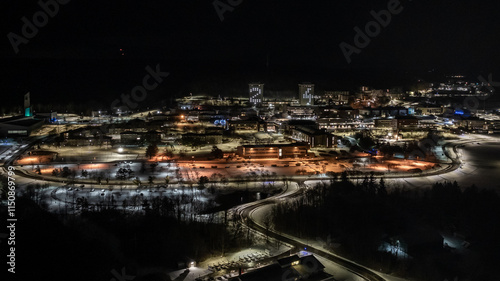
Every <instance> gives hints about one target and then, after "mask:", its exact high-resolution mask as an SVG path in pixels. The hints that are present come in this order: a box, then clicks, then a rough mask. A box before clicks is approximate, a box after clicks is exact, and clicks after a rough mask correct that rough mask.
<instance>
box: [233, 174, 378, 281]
mask: <svg viewBox="0 0 500 281" xmlns="http://www.w3.org/2000/svg"><path fill="white" fill-rule="evenodd" d="M299 186H302V187H303V183H301V182H299V183H293V184H292V183H291V184H289V188H288V189H287V190H286V191H284V192H283V193H281V194H279V195H276V196H273V197H271V198H268V199H265V200H261V201H257V202H252V203H247V204H244V205H240V206H238V207H235V208H233V209H232V210H231V211H232V212H234V213H236V214H237V217H238V218H239V219H240V222H241V223H242V224H246V225H247V226H249V227H250V228H252V229H253V230H255V231H257V232H260V233H261V234H262V235H265V234H266V232H267V233H268V235H269V237H272V238H274V239H277V240H280V241H282V242H283V243H286V244H289V245H292V246H293V247H295V249H296V250H297V251H298V250H304V249H305V250H307V252H310V253H313V254H316V255H319V256H321V257H323V258H325V259H327V260H329V261H331V262H334V263H336V264H337V265H340V266H342V267H344V268H346V269H348V270H349V271H350V272H351V273H353V274H354V275H356V276H359V277H361V278H363V279H365V280H370V281H372V280H373V281H385V280H387V279H385V278H383V277H381V276H380V275H378V274H377V273H375V272H373V271H372V270H370V269H368V268H366V267H364V266H361V265H359V264H357V263H355V262H353V261H350V260H348V259H345V258H343V257H340V256H337V255H334V254H332V253H329V252H327V251H325V250H323V249H320V248H319V247H315V246H311V245H309V244H306V243H303V242H301V241H299V239H297V238H295V237H292V236H289V235H284V234H280V233H277V232H274V231H273V230H271V229H269V231H266V228H265V226H263V225H262V224H260V223H258V222H257V221H256V220H255V219H254V218H253V214H254V213H255V212H256V211H257V210H258V209H259V208H262V207H264V206H267V205H271V204H275V203H276V202H278V201H283V200H290V199H293V198H296V197H298V196H300V195H301V194H302V191H303V189H302V188H301V187H299ZM245 222H246V223H245Z"/></svg>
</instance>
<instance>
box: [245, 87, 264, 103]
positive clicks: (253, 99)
mask: <svg viewBox="0 0 500 281" xmlns="http://www.w3.org/2000/svg"><path fill="white" fill-rule="evenodd" d="M248 91H249V94H250V99H249V102H250V104H252V105H257V104H261V103H262V102H263V101H264V84H260V83H251V84H248Z"/></svg>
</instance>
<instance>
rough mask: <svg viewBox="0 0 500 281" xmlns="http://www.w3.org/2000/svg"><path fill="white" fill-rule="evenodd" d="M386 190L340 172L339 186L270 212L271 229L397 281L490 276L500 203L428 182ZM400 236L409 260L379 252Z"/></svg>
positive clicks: (497, 256) (479, 192)
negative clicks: (451, 241)
mask: <svg viewBox="0 0 500 281" xmlns="http://www.w3.org/2000/svg"><path fill="white" fill-rule="evenodd" d="M387 190H388V188H387V187H386V183H385V182H384V180H383V179H380V180H376V179H375V178H374V177H373V176H372V177H366V178H365V179H364V180H360V181H358V182H356V183H354V182H351V181H349V180H348V179H347V175H346V174H345V173H344V174H343V175H342V176H341V178H340V179H335V178H334V179H332V180H331V181H330V183H328V184H318V185H316V186H315V187H313V188H310V189H307V190H306V191H305V192H304V195H303V196H302V197H300V198H299V199H296V200H294V201H291V202H283V203H280V204H278V205H275V207H274V208H273V212H272V222H273V225H274V228H275V229H276V230H277V231H281V232H285V233H289V234H292V235H295V236H298V237H302V238H307V239H310V241H322V243H323V244H324V245H325V246H326V247H328V248H329V249H331V250H332V251H333V252H335V253H338V254H340V255H342V256H345V257H348V258H351V259H354V260H356V261H358V262H360V263H362V264H365V265H367V266H369V267H371V268H374V269H382V271H384V272H388V273H394V274H397V275H400V276H404V277H413V278H416V279H417V280H444V279H445V278H448V279H449V280H450V279H453V278H454V277H455V276H458V277H459V278H460V279H459V280H487V278H491V277H492V276H497V275H496V273H495V271H496V269H495V268H497V267H498V261H499V260H500V246H499V243H498V237H500V226H499V224H498V221H499V219H500V199H499V196H498V194H497V193H496V192H494V191H490V190H483V189H478V188H477V187H475V186H472V187H467V188H461V187H460V186H459V185H458V184H457V183H456V182H453V183H449V182H446V183H436V184H434V185H433V187H432V188H431V189H426V190H421V189H416V188H414V187H412V188H408V187H394V188H391V189H390V192H388V191H387ZM443 233H447V234H450V235H453V233H455V234H457V233H459V236H460V237H463V238H464V240H467V242H468V243H470V246H468V247H467V249H466V250H464V251H459V249H454V248H452V247H444V243H443V242H444V241H443V240H442V237H441V234H443ZM412 236H413V237H412ZM415 236H417V237H415ZM405 237H408V238H406V239H408V241H407V243H408V249H410V250H411V251H410V252H409V253H408V254H409V256H410V257H409V258H401V256H399V257H397V256H396V255H394V253H391V252H385V251H380V250H379V249H380V246H381V245H382V243H383V242H384V241H386V242H388V243H389V244H390V243H391V241H392V242H393V243H394V242H395V241H396V238H397V239H401V240H402V241H401V243H404V242H406V241H404V239H405ZM436 237H437V238H438V239H435V238H436ZM439 238H441V243H439ZM410 240H411V241H410ZM436 241H437V243H434V242H436ZM398 244H399V240H398ZM493 279H495V278H493ZM493 279H489V280H493Z"/></svg>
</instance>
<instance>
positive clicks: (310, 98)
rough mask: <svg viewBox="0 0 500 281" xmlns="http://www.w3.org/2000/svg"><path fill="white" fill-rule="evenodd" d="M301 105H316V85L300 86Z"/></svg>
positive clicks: (306, 84) (305, 84)
mask: <svg viewBox="0 0 500 281" xmlns="http://www.w3.org/2000/svg"><path fill="white" fill-rule="evenodd" d="M299 103H300V105H314V84H310V83H304V84H299Z"/></svg>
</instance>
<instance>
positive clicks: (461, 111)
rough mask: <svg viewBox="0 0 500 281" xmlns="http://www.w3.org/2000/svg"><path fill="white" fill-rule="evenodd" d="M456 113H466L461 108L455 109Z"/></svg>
mask: <svg viewBox="0 0 500 281" xmlns="http://www.w3.org/2000/svg"><path fill="white" fill-rule="evenodd" d="M455 114H458V115H463V114H464V111H463V110H461V109H455Z"/></svg>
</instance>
